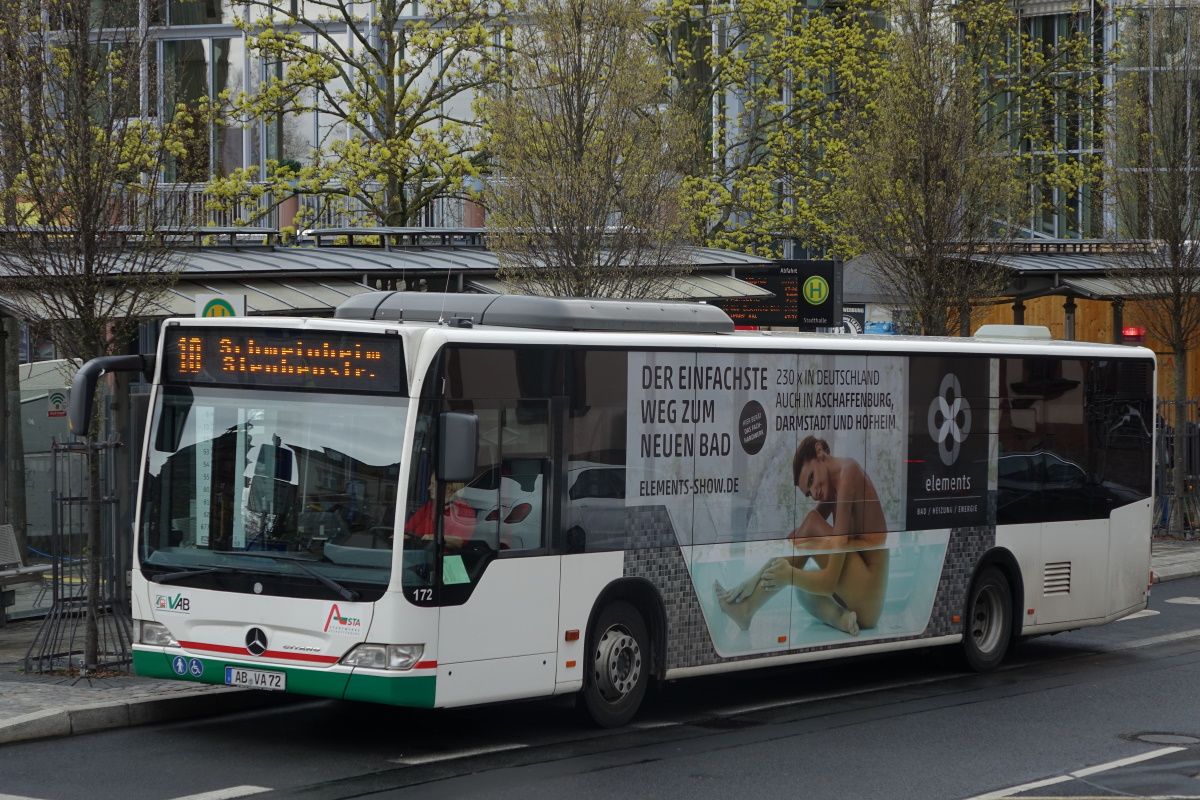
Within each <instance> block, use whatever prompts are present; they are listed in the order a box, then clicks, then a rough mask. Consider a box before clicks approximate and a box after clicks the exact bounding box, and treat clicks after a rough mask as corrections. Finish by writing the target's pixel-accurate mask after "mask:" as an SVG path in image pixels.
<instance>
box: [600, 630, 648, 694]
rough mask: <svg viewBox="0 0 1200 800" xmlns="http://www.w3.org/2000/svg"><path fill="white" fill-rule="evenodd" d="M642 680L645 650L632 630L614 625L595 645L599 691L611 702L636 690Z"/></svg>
mask: <svg viewBox="0 0 1200 800" xmlns="http://www.w3.org/2000/svg"><path fill="white" fill-rule="evenodd" d="M641 677H642V648H641V647H639V646H638V643H637V639H634V638H633V637H632V636H631V635H630V634H629V631H627V630H625V629H624V628H622V627H620V626H616V625H614V626H613V627H611V628H609V629H608V630H606V631H605V632H604V635H603V636H601V637H600V641H599V642H597V643H596V688H598V689H599V690H600V695H601V696H602V697H603V698H604V699H605V700H607V701H609V702H610V703H615V702H617V701H618V700H620V699H621V698H623V697H625V695H627V694H629V693H630V692H631V691H633V687H635V686H637V684H638V680H639V679H640V678H641Z"/></svg>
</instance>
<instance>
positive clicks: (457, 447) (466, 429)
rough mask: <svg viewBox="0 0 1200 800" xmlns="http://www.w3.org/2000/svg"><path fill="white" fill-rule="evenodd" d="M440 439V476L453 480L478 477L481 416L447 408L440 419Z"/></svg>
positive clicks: (459, 480) (454, 481) (465, 480)
mask: <svg viewBox="0 0 1200 800" xmlns="http://www.w3.org/2000/svg"><path fill="white" fill-rule="evenodd" d="M440 428H441V437H440V441H439V442H438V445H439V446H438V470H437V474H438V478H440V479H441V480H443V481H448V482H452V483H459V482H463V483H465V482H467V481H469V480H471V478H474V477H475V451H476V449H477V448H478V446H479V417H477V416H475V415H474V414H462V413H458V412H454V411H447V412H446V413H444V414H442V418H441V426H440Z"/></svg>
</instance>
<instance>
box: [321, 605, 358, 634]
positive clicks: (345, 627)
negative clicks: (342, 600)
mask: <svg viewBox="0 0 1200 800" xmlns="http://www.w3.org/2000/svg"><path fill="white" fill-rule="evenodd" d="M331 626H332V631H331V630H330V628H331ZM360 630H362V620H361V619H359V618H357V617H343V616H342V612H341V611H340V610H339V609H338V607H337V603H334V604H333V608H331V609H329V616H328V617H326V618H325V633H358V632H359V631H360Z"/></svg>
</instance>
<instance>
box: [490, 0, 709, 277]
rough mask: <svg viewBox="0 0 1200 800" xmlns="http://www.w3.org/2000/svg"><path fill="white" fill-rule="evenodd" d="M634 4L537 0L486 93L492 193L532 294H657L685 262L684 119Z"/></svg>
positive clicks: (499, 228)
mask: <svg viewBox="0 0 1200 800" xmlns="http://www.w3.org/2000/svg"><path fill="white" fill-rule="evenodd" d="M642 6H643V4H642V3H641V2H638V0H532V1H531V2H530V3H528V4H527V6H526V11H527V14H526V15H525V17H524V18H523V19H522V20H521V24H520V25H519V26H518V28H517V31H516V33H515V40H514V46H513V53H512V56H511V61H510V63H509V65H508V66H509V78H508V81H507V82H506V83H505V84H503V85H501V86H498V87H497V88H496V90H494V91H493V92H492V93H491V94H490V95H489V96H488V97H487V100H486V101H485V103H484V104H483V105H484V113H485V118H486V119H487V120H488V122H489V124H490V126H491V128H490V129H491V133H492V139H491V144H492V147H493V150H494V171H493V173H492V175H491V177H490V179H489V180H488V183H487V188H486V190H485V192H484V201H485V203H486V205H487V208H488V214H489V220H488V223H489V228H490V229H491V233H490V235H489V246H490V247H491V248H492V249H493V250H495V251H496V253H497V254H498V257H499V260H500V266H501V269H500V273H499V274H500V277H501V278H503V279H505V280H507V281H509V282H511V283H514V284H516V285H517V286H519V287H520V288H521V289H523V290H524V291H527V292H529V293H531V294H543V295H558V296H575V297H607V296H612V297H649V296H655V295H658V296H661V294H662V292H663V291H664V287H665V284H664V282H663V281H664V279H665V278H669V277H672V276H675V275H678V274H681V273H684V272H687V271H689V268H688V265H687V253H688V249H687V248H686V246H685V244H686V240H687V230H688V225H687V222H686V220H685V219H684V218H683V215H682V214H681V213H680V211H679V209H680V204H681V202H680V201H681V199H682V198H681V194H680V192H681V185H682V181H681V172H680V169H681V167H682V166H683V164H684V163H686V159H687V158H688V156H689V155H690V154H691V148H690V144H689V138H688V135H687V133H686V130H687V127H686V125H685V124H684V123H683V120H682V118H680V117H676V116H675V115H674V114H672V113H671V112H670V111H669V110H667V109H666V107H665V101H666V94H665V91H664V90H665V79H666V72H665V70H664V69H663V67H662V65H661V64H660V63H659V62H658V60H657V58H656V56H655V53H654V51H653V49H652V48H651V46H650V45H649V43H648V41H647V39H646V37H645V30H646V23H647V15H646V12H645V10H644V9H643V7H642Z"/></svg>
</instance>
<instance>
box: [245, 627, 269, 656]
mask: <svg viewBox="0 0 1200 800" xmlns="http://www.w3.org/2000/svg"><path fill="white" fill-rule="evenodd" d="M246 649H247V650H249V651H250V655H252V656H261V655H262V654H263V653H265V652H267V634H265V633H263V629H262V628H251V629H250V630H248V631H246Z"/></svg>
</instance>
